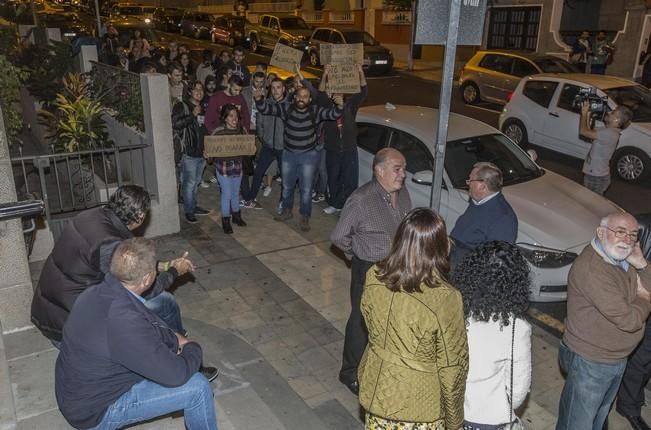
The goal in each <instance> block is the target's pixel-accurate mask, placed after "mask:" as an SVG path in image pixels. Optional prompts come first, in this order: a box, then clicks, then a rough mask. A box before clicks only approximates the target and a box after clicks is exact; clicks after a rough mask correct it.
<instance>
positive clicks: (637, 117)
mask: <svg viewBox="0 0 651 430" xmlns="http://www.w3.org/2000/svg"><path fill="white" fill-rule="evenodd" d="M604 92H605V93H606V94H608V97H610V98H611V99H612V101H614V102H615V104H617V105H618V106H622V105H623V106H628V107H629V108H631V110H632V111H633V122H651V91H649V90H648V89H647V88H646V87H643V86H642V85H632V86H628V87H618V88H610V89H608V90H605V91H604Z"/></svg>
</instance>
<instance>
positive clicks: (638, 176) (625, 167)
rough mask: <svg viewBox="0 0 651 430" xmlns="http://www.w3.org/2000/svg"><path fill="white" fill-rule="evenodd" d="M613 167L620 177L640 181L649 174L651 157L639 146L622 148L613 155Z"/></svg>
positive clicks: (634, 181)
mask: <svg viewBox="0 0 651 430" xmlns="http://www.w3.org/2000/svg"><path fill="white" fill-rule="evenodd" d="M612 169H613V171H614V174H615V175H616V176H617V177H618V178H619V179H621V180H623V181H626V182H632V183H639V182H642V181H643V180H644V179H645V178H646V177H647V176H649V171H651V159H650V158H649V156H648V155H647V154H646V153H645V152H644V151H642V150H640V149H638V148H633V147H630V146H629V147H625V148H621V149H618V150H617V151H616V152H615V155H614V156H613V162H612Z"/></svg>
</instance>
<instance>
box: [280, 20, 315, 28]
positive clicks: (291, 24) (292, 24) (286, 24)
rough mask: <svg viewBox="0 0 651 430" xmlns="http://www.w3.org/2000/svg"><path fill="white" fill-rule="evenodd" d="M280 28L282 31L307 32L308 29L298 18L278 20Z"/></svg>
mask: <svg viewBox="0 0 651 430" xmlns="http://www.w3.org/2000/svg"><path fill="white" fill-rule="evenodd" d="M280 26H281V27H282V28H283V30H309V29H310V27H308V26H307V24H306V23H305V21H303V19H302V18H298V17H287V18H280Z"/></svg>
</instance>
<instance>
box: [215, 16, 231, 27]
mask: <svg viewBox="0 0 651 430" xmlns="http://www.w3.org/2000/svg"><path fill="white" fill-rule="evenodd" d="M227 25H228V23H227V22H226V18H223V17H220V18H217V19H216V20H215V26H216V27H221V28H226V26H227Z"/></svg>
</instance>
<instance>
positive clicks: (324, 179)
mask: <svg viewBox="0 0 651 430" xmlns="http://www.w3.org/2000/svg"><path fill="white" fill-rule="evenodd" d="M318 152H319V164H318V169H317V171H316V174H315V176H314V191H316V192H317V193H318V194H323V195H325V193H326V191H328V169H327V168H326V155H325V151H324V150H323V149H322V150H320V151H318Z"/></svg>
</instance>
